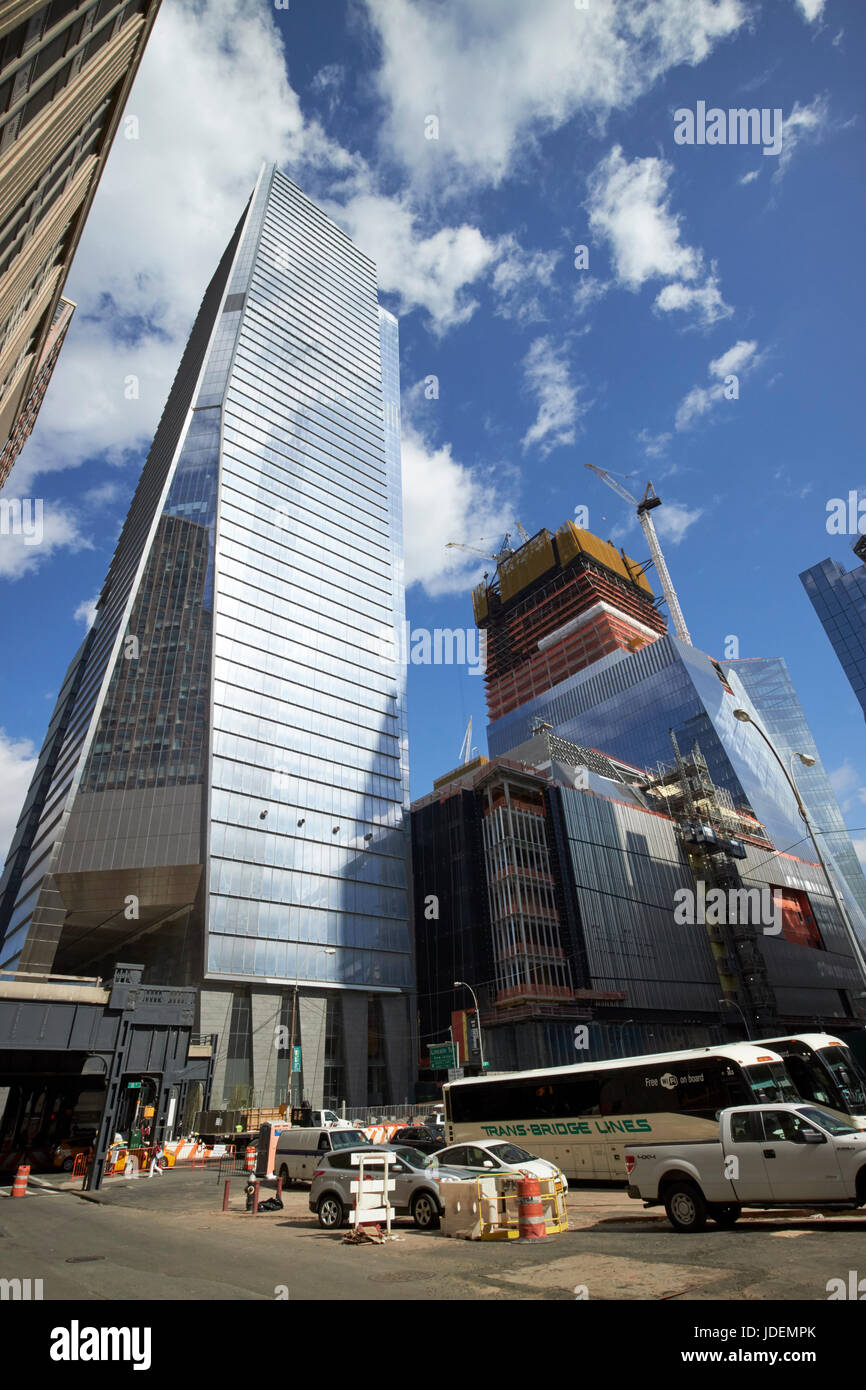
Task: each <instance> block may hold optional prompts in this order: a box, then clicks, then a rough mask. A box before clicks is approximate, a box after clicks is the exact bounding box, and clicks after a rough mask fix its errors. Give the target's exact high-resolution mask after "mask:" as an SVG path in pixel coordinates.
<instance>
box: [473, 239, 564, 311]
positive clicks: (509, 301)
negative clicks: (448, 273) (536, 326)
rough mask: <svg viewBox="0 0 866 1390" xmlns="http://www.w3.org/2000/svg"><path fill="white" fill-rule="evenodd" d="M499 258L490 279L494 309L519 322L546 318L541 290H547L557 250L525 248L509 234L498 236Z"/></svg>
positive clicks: (559, 258)
mask: <svg viewBox="0 0 866 1390" xmlns="http://www.w3.org/2000/svg"><path fill="white" fill-rule="evenodd" d="M498 252H499V260H498V261H497V264H496V268H495V269H494V271H493V274H492V276H491V279H490V286H491V289H492V290H493V294H494V296H495V297H496V301H497V306H496V312H497V313H498V314H500V315H501V316H502V317H503V318H506V319H517V321H518V322H520V323H536V322H538V321H539V320H540V319H543V318H545V317H546V314H545V311H544V307H543V292H544V291H545V290H550V289H551V287H552V285H553V277H554V273H555V271H556V267H557V265H558V264H559V262H560V260H561V259H562V253H561V252H560V251H526V250H524V249H523V247H521V246H520V245H519V244H518V241H517V238H516V237H515V236H514V235H513V234H512V235H509V236H507V237H502V238H501V239H500V242H499V247H498Z"/></svg>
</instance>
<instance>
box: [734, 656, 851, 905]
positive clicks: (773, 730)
mask: <svg viewBox="0 0 866 1390" xmlns="http://www.w3.org/2000/svg"><path fill="white" fill-rule="evenodd" d="M722 665H723V667H724V670H725V671H726V672H732V671H733V672H736V674H737V675H738V676H739V678H740V680H741V681H742V683H743V686H744V687H745V689H746V690H747V692H748V694H749V697H750V699H751V701H752V704H753V705H754V707H755V709H756V710H757V711H758V718H759V719H760V721H761V724H762V725H763V728H764V731H765V732H766V733H767V734H768V736H769V738H770V741H771V742H772V743H773V745H774V746H775V748H776V750H777V752H778V753H779V756H780V757H781V759H782V761H783V762H784V763H785V764H790V758H791V754H792V753H806V754H807V755H808V756H809V757H812V758H814V759H815V764H814V766H813V767H805V766H804V765H803V764H802V763H801V762H799V761H798V760H795V762H794V775H795V777H796V781H797V786H798V788H799V791H800V795H801V796H802V798H803V801H804V803H805V806H806V810H807V811H808V812H809V818H810V820H811V822H812V826H813V828H814V830H815V833H816V835H820V836H821V840H820V842H819V843H820V844H821V847H822V849H824V850H826V852H827V853H828V854H829V855H831V856H832V858H833V859H834V860H835V862H836V867H837V869H838V870H839V872H840V873H841V874H842V876H843V877H844V879H845V882H846V883H847V885H848V887H849V889H850V890H851V893H852V895H853V897H854V898H855V900H856V902H857V905H858V907H859V909H860V912H861V913H862V914H863V920H864V921H866V878H864V877H863V870H862V868H861V867H860V861H859V859H858V858H857V851H856V850H855V849H854V845H853V843H852V841H851V836H850V835H849V834H848V830H847V828H846V825H845V821H844V819H843V817H842V812H841V810H840V809H839V803H838V801H837V800H836V796H835V794H834V792H833V788H832V786H831V785H830V779H829V777H828V776H827V773H826V770H825V768H824V764H823V763H822V762H821V755H820V753H819V752H818V747H817V744H816V743H815V739H814V737H813V734H812V730H811V729H810V728H809V725H808V723H807V721H806V716H805V714H804V713H803V707H802V705H801V704H800V701H799V699H798V697H797V692H796V690H795V689H794V682H793V681H792V680H791V676H790V672H789V671H788V668H787V666H786V664H785V662H784V660H783V658H782V657H780V656H775V657H750V658H744V659H742V660H740V661H724V662H723V663H722ZM809 848H810V846H809V845H808V843H807V844H806V845H805V846H801V847H800V849H799V850H798V851H797V852H798V854H803V855H805V856H806V857H807V858H808V853H809Z"/></svg>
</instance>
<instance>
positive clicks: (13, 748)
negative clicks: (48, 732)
mask: <svg viewBox="0 0 866 1390" xmlns="http://www.w3.org/2000/svg"><path fill="white" fill-rule="evenodd" d="M36 762H37V750H36V748H35V747H34V745H33V744H32V743H31V742H30V739H29V738H12V737H10V735H9V734H7V733H6V730H5V729H0V864H2V863H3V862H4V861H5V859H6V855H7V853H8V851H9V846H10V845H11V843H12V836H13V835H14V833H15V826H16V825H17V824H18V817H19V816H20V814H21V808H22V806H23V805H24V798H25V797H26V795H27V789H28V787H29V786H30V782H31V780H32V778H33V773H34V772H35V771H36Z"/></svg>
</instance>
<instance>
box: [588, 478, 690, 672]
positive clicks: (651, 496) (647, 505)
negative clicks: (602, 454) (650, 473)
mask: <svg viewBox="0 0 866 1390" xmlns="http://www.w3.org/2000/svg"><path fill="white" fill-rule="evenodd" d="M586 466H587V468H591V469H592V471H593V473H597V474H598V476H599V477H600V478H601V480H602V482H604V483H607V485H608V487H609V488H612V490H613V491H614V492H615V493H617V494H618V496H620V497H622V498H623V499H624V500H625V501H626V502H632V503H633V504H634V506H635V507H636V508H637V519H638V521H639V522H640V527H641V530H642V531H643V533H644V536H645V537H646V543H647V545H648V546H649V552H650V555H651V556H652V562H653V564H654V565H655V568H656V574H657V575H658V577H659V583H660V584H661V587H662V593H663V594H664V596H665V602H666V603H667V606H668V612H669V613H670V615H671V621H672V622H673V625H674V631H675V632H676V634H677V637H679V639H680V641H681V642H687V643H688V645H689V646H690V647H691V646H692V645H693V643H692V639H691V636H690V634H689V630H688V628H687V627H686V620H685V618H684V617H683V610H682V609H681V608H680V601H679V599H678V598H677V591H676V589H675V588H674V582H673V580H672V579H671V576H670V572H669V570H668V567H667V565H666V564H665V557H664V555H663V554H662V548H661V546H660V544H659V538H658V536H657V535H656V528H655V526H654V525H653V519H652V510H653V508H654V507H660V506H661V504H662V500H661V498H660V497H657V496H656V493H655V491H654V490H653V485H652V483H647V486H646V491H645V492H644V495H643V498H642V500H641V501H640V502H639V501H638V500H637V498H636V497H634V496H633V495H632V494H631V493H630V492H629V491H628V490H627V489H626V488H624V487H623V486H622V484H621V483H618V482H617V481H616V479H615V478H612V477H611V475H610V474H609V473H606V472H605V471H604V469H603V468H596V466H595V464H594V463H588V464H587V465H586Z"/></svg>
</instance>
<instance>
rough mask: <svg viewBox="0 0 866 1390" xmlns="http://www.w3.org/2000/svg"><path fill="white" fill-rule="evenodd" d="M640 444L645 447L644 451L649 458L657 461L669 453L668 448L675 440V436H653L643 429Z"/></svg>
mask: <svg viewBox="0 0 866 1390" xmlns="http://www.w3.org/2000/svg"><path fill="white" fill-rule="evenodd" d="M637 438H638V443H640V444H642V445H643V451H644V453H645V454H646V456H647V458H650V459H657V458H661V456H662V455H663V454H664V453H665V452H666V451H667V446H668V444H669V443H670V442H671V440H672V439H673V435H672V434H670V433H668V434H651V433H650V431H649V430H647V429H643V430H640V431H639V432H638V436H637Z"/></svg>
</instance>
